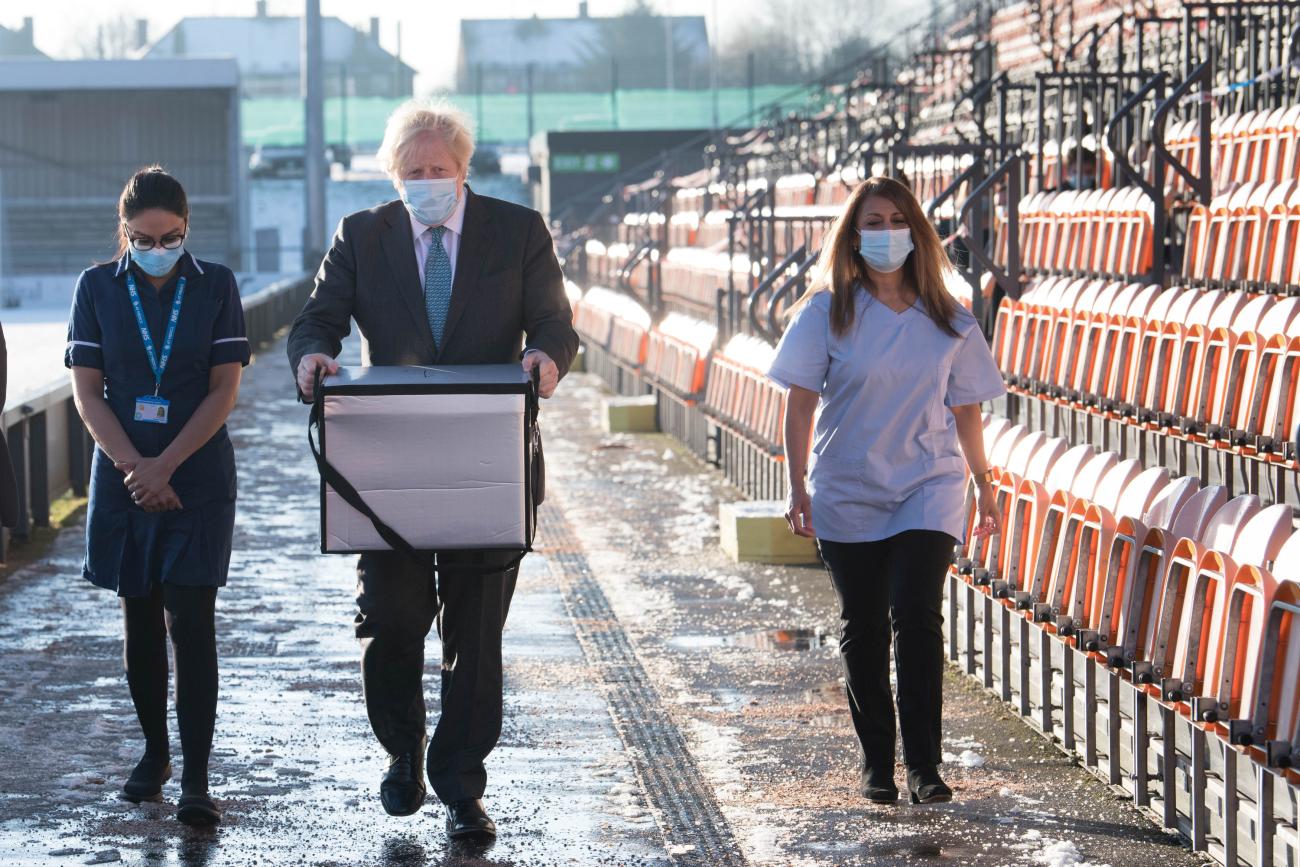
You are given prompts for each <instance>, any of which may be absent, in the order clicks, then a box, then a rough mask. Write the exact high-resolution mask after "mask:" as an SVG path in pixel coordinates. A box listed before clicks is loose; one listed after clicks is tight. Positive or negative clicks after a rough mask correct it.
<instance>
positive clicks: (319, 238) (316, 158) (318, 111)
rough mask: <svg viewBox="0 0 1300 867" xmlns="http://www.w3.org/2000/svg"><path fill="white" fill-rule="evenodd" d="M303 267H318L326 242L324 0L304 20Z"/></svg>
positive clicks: (310, 0)
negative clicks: (323, 67)
mask: <svg viewBox="0 0 1300 867" xmlns="http://www.w3.org/2000/svg"><path fill="white" fill-rule="evenodd" d="M301 67H302V69H301V82H302V95H303V168H304V174H305V177H304V180H303V186H304V187H305V192H306V196H305V200H304V203H303V204H304V219H303V244H302V254H303V267H304V268H306V269H308V270H314V269H315V268H316V266H317V265H318V264H319V263H320V259H321V257H322V256H323V255H324V245H325V164H324V163H325V105H324V99H323V95H324V94H323V90H324V88H323V87H322V80H321V25H320V0H307V6H306V10H305V13H304V15H303V19H302V59H301Z"/></svg>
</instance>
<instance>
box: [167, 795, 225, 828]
mask: <svg viewBox="0 0 1300 867" xmlns="http://www.w3.org/2000/svg"><path fill="white" fill-rule="evenodd" d="M176 821H178V822H180V823H181V824H182V825H194V826H197V827H201V828H203V827H208V826H210V825H215V824H217V823H218V822H220V821H221V810H219V809H217V804H216V802H215V801H213V800H212V799H211V798H209V797H208V793H207V792H195V793H193V794H189V795H181V799H180V800H179V801H178V802H177V803H176Z"/></svg>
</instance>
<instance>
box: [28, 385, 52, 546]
mask: <svg viewBox="0 0 1300 867" xmlns="http://www.w3.org/2000/svg"><path fill="white" fill-rule="evenodd" d="M48 413H49V410H44V409H43V410H41V411H40V412H37V413H34V414H33V415H32V416H31V417H29V418H28V420H27V430H28V445H27V449H28V451H27V465H28V467H29V468H30V470H29V476H28V481H29V485H28V487H29V496H30V497H31V500H30V502H31V518H32V526H34V527H48V526H50V431H49V424H48V420H49V415H48Z"/></svg>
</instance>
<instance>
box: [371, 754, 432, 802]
mask: <svg viewBox="0 0 1300 867" xmlns="http://www.w3.org/2000/svg"><path fill="white" fill-rule="evenodd" d="M423 758H424V748H423V747H421V748H420V750H419V751H418V752H414V753H402V754H401V755H399V756H389V757H388V770H387V771H385V772H384V779H383V781H382V782H381V783H380V784H379V800H380V801H381V802H382V803H383V805H384V810H385V811H386V812H387V813H388V815H390V816H410V815H412V814H414V813H415V812H416V811H418V810H419V809H420V807H421V806H422V805H423V804H424V796H425V788H424V770H423V768H422V767H421V764H422V762H421V760H422V759H423Z"/></svg>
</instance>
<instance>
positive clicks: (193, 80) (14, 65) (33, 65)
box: [0, 58, 239, 91]
mask: <svg viewBox="0 0 1300 867" xmlns="http://www.w3.org/2000/svg"><path fill="white" fill-rule="evenodd" d="M3 63H4V72H5V74H4V75H0V91H31V90H61V91H76V90H154V89H158V90H188V89H200V88H209V87H211V88H219V89H224V88H233V87H237V86H238V85H239V67H237V66H236V65H235V63H234V61H233V60H230V59H228V58H209V59H204V60H190V59H185V60H180V59H176V60H49V59H45V60H41V59H28V60H6V61H3Z"/></svg>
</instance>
